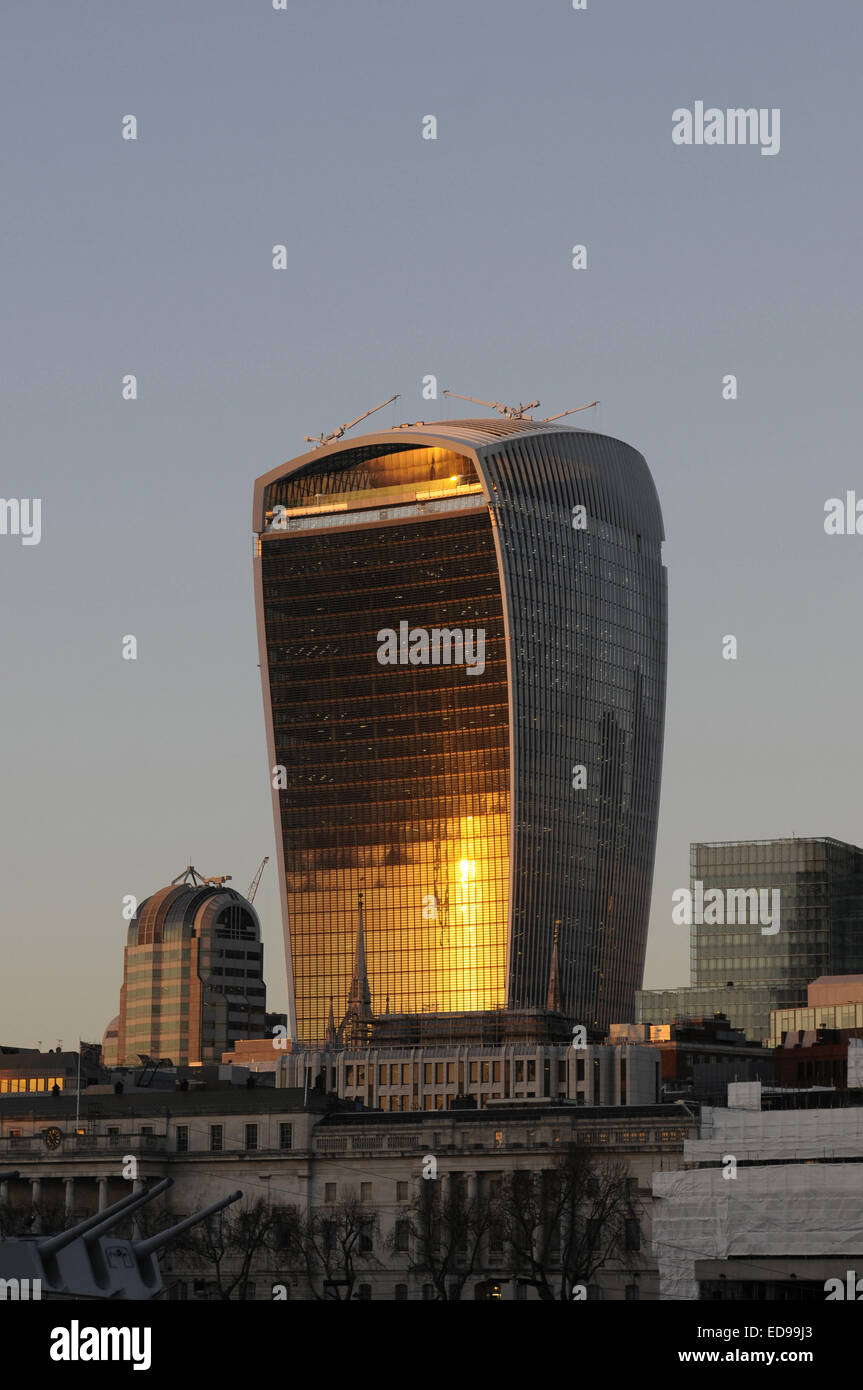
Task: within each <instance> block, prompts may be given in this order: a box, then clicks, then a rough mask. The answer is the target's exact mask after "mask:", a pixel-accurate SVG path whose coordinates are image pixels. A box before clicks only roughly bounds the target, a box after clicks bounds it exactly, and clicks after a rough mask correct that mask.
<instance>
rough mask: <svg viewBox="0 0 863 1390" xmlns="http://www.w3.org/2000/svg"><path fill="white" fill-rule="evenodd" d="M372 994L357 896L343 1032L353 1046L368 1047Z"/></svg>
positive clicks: (361, 896) (361, 913) (360, 893)
mask: <svg viewBox="0 0 863 1390" xmlns="http://www.w3.org/2000/svg"><path fill="white" fill-rule="evenodd" d="M373 1018H374V1014H373V1013H372V992H371V989H370V988H369V976H368V970H367V969H366V943H365V927H364V922H363V895H362V892H359V893H358V894H357V941H356V947H355V949H354V973H353V978H352V980H351V987H350V989H349V991H348V1007H347V1011H346V1013H345V1017H344V1022H343V1025H342V1030H344V1029H345V1028H346V1029H347V1037H346V1040H347V1041H348V1042H349V1043H351V1044H352V1045H354V1046H356V1045H366V1044H367V1043H368V1042H369V1039H370V1034H371V1028H370V1025H371V1022H372V1020H373Z"/></svg>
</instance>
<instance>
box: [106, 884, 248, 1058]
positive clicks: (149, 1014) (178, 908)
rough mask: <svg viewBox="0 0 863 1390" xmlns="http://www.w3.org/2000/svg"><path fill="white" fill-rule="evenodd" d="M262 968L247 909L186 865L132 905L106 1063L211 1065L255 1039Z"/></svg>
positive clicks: (236, 895)
mask: <svg viewBox="0 0 863 1390" xmlns="http://www.w3.org/2000/svg"><path fill="white" fill-rule="evenodd" d="M263 966H264V962H263V945H262V943H261V927H260V922H259V921H258V915H257V913H256V912H255V909H254V908H253V907H252V904H251V903H250V902H247V901H246V899H245V898H244V897H242V896H241V894H239V893H237V892H235V890H234V889H233V888H228V887H227V886H226V882H225V878H224V876H220V877H218V878H209V879H207V878H202V877H201V875H200V874H199V873H198V872H197V871H196V870H195V869H193V868H192V867H191V866H190V867H189V868H187V869H186V870H185V872H184V873H183V874H181V875H179V877H178V878H176V879H174V880H173V882H172V883H170V884H169V885H168V887H167V888H160V889H159V891H158V892H156V893H153V894H152V895H151V896H150V897H148V898H145V899H144V901H143V902H141V903H139V905H138V909H137V913H136V916H135V917H134V918H133V919H132V921H131V922H130V924H129V930H128V936H127V944H126V950H125V964H124V971H123V985H122V988H121V990H120V1012H119V1015H118V1018H117V1020H112V1022H111V1023H110V1024H109V1025H108V1028H107V1029H106V1032H105V1052H104V1054H103V1057H104V1062H105V1065H107V1066H118V1065H119V1066H125V1065H136V1064H138V1063H139V1060H140V1059H141V1058H142V1057H151V1058H155V1059H157V1060H161V1059H165V1060H168V1061H171V1062H173V1063H175V1064H191V1065H199V1064H201V1063H204V1062H218V1061H219V1060H220V1059H221V1056H222V1053H223V1052H225V1051H226V1050H227V1049H228V1048H230V1047H232V1046H233V1045H234V1043H235V1042H236V1041H237V1039H239V1038H250V1037H251V1038H261V1037H264V1035H265V1031H266V1018H265V1015H266V987H265V985H264V978H263ZM109 1045H110V1050H109ZM114 1048H116V1052H115V1051H114Z"/></svg>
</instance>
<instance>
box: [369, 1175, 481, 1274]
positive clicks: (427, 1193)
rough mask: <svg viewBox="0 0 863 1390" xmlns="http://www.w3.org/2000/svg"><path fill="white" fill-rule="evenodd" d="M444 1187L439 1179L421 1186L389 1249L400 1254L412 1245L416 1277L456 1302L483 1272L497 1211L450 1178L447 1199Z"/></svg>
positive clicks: (459, 1182) (412, 1260)
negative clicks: (480, 1267)
mask: <svg viewBox="0 0 863 1390" xmlns="http://www.w3.org/2000/svg"><path fill="white" fill-rule="evenodd" d="M441 1186H442V1185H441V1182H440V1180H438V1179H431V1178H430V1179H425V1180H423V1181H421V1182H420V1185H419V1191H418V1192H417V1195H416V1197H415V1199H414V1201H413V1203H412V1205H411V1207H410V1208H409V1209H408V1211H407V1213H406V1215H404V1216H402V1217H400V1218H399V1220H398V1221H397V1222H396V1227H395V1230H394V1231H393V1234H392V1235H391V1236H390V1237H389V1241H388V1245H389V1247H390V1249H392V1250H395V1251H398V1250H399V1249H400V1248H401V1249H404V1246H405V1245H407V1247H408V1250H409V1251H410V1252H412V1259H411V1261H410V1264H409V1266H408V1267H409V1269H410V1271H411V1273H413V1274H427V1275H428V1276H429V1278H430V1281H431V1283H432V1284H433V1285H434V1287H435V1290H436V1292H437V1297H438V1299H439V1300H443V1299H445V1300H447V1301H457V1300H459V1299H461V1296H462V1293H463V1291H464V1286H465V1284H466V1283H467V1281H468V1279H469V1278H470V1277H471V1275H472V1274H473V1273H474V1272H475V1271H476V1269H477V1267H478V1264H479V1256H480V1248H481V1245H482V1240H483V1237H484V1235H485V1234H486V1232H487V1231H488V1229H489V1226H490V1225H491V1223H492V1221H493V1219H494V1216H495V1209H494V1206H493V1204H492V1203H490V1202H488V1201H486V1200H485V1199H484V1198H481V1197H473V1198H468V1195H467V1183H466V1182H465V1181H463V1180H462V1181H456V1180H454V1179H453V1178H450V1180H449V1182H448V1183H447V1194H446V1196H444V1195H443V1193H442V1191H441Z"/></svg>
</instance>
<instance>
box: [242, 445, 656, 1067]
mask: <svg viewBox="0 0 863 1390" xmlns="http://www.w3.org/2000/svg"><path fill="white" fill-rule="evenodd" d="M254 529H255V532H256V536H257V541H256V560H255V592H256V606H257V617H258V635H259V647H260V657H261V676H262V683H263V693H264V705H265V711H266V721H267V735H268V749H269V762H270V770H271V779H272V782H273V805H274V814H275V821H276V830H277V844H278V848H279V850H280V854H279V856H278V858H279V861H280V862H279V872H280V888H281V895H282V908H283V915H284V925H285V936H286V948H287V959H288V971H289V981H288V983H289V998H290V1005H289V1008H290V1013H289V1018H290V1023H291V1031H292V1034H293V1036H295V1037H297V1038H300V1039H302V1040H304V1041H308V1042H317V1041H319V1040H320V1039H322V1038H323V1037H324V1035H325V1030H326V1028H327V1021H328V1017H329V1012H330V1006H331V1001H332V1005H333V1008H334V1011H335V1016H336V1018H338V1017H339V1015H340V1013H341V1012H342V1011H343V1009H344V1004H345V1000H346V998H347V995H348V993H349V990H350V987H351V980H352V972H353V970H354V966H355V962H356V960H357V959H358V958H359V956H358V952H357V933H358V929H359V916H360V908H359V895H360V894H362V904H363V906H362V920H363V927H362V936H363V947H364V951H363V959H364V962H365V965H366V967H367V970H368V981H369V985H370V989H371V996H372V1002H373V1008H374V1010H375V1012H376V1013H379V1014H380V1013H384V1012H386V1011H391V1012H394V1013H395V1012H397V1013H411V1012H415V1013H424V1012H436V1013H450V1012H458V1011H473V1010H477V1011H478V1010H488V1009H494V1008H501V1007H509V1008H522V1009H525V1008H543V1007H544V1006H545V1004H546V1002H547V999H548V993H549V980H550V976H551V973H552V957H553V953H555V942H556V943H557V947H556V957H557V965H556V979H555V987H556V991H557V992H558V993H559V997H560V1002H561V1004H562V1007H563V1011H564V1012H565V1013H566V1014H567V1015H568V1016H570V1017H572V1019H573V1020H574V1021H581V1022H583V1023H584V1024H586V1025H588V1026H591V1025H593V1026H600V1027H601V1026H603V1025H605V1024H607V1023H608V1022H611V1021H613V1020H614V1021H616V1020H619V1019H626V1018H629V1017H630V1016H631V1011H632V1007H633V996H634V992H635V990H636V989H637V988H639V986H640V984H641V979H642V970H643V963H644V950H645V938H646V931H647V915H648V903H649V897H650V889H651V881H652V874H653V857H654V847H655V837H656V816H657V805H658V798H659V778H660V763H661V753H662V738H663V725H664V708H665V663H666V589H665V570H664V568H663V565H662V559H661V542H662V539H663V530H662V519H661V514H660V510H659V504H658V500H657V496H656V491H655V488H654V485H653V482H652V480H651V477H650V474H649V472H648V469H647V465H646V464H645V462H644V459H643V458H642V457H641V455H640V454H638V453H637V452H636V451H635V450H634V449H632V448H630V447H629V446H628V445H626V444H623V443H621V442H620V441H618V440H615V439H610V438H607V437H605V436H602V435H597V434H593V433H591V432H589V431H583V430H574V429H570V428H567V427H565V426H561V425H554V424H543V423H540V422H533V421H531V420H529V419H513V420H494V419H491V420H458V421H442V422H440V423H437V424H421V423H420V424H416V425H410V426H402V427H398V428H395V429H392V430H386V431H382V432H380V433H376V434H370V435H366V436H362V437H360V438H356V439H351V440H345V439H341V440H337V441H334V442H332V443H329V444H325V445H324V446H323V447H321V448H318V449H315V450H313V451H311V452H309V453H306V454H304V455H302V456H301V457H299V458H297V459H294V460H293V461H292V462H290V463H287V464H284V465H282V466H281V467H279V468H276V469H274V470H272V471H271V472H270V473H267V474H266V475H264V476H263V477H262V478H259V479H258V481H257V484H256V487H255V501H254ZM558 977H559V978H558Z"/></svg>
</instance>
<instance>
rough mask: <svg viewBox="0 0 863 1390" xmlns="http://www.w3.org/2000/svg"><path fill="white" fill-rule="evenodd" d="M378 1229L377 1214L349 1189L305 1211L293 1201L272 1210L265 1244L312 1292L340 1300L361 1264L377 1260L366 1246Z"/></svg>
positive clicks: (349, 1294) (348, 1296)
mask: <svg viewBox="0 0 863 1390" xmlns="http://www.w3.org/2000/svg"><path fill="white" fill-rule="evenodd" d="M377 1230H378V1218H377V1214H376V1213H375V1212H373V1211H370V1210H369V1208H368V1207H367V1206H365V1205H364V1204H363V1203H362V1202H360V1201H359V1199H358V1198H357V1196H356V1194H355V1193H353V1192H348V1193H347V1194H346V1196H345V1197H343V1198H342V1200H341V1201H340V1202H333V1203H332V1204H331V1205H328V1206H326V1207H323V1208H319V1209H318V1210H316V1211H313V1212H312V1214H311V1215H310V1216H309V1217H305V1216H303V1215H302V1213H301V1212H300V1211H299V1210H298V1209H297V1208H296V1207H283V1208H280V1209H279V1210H278V1211H277V1213H275V1220H274V1224H273V1226H272V1228H271V1232H270V1239H269V1245H270V1249H271V1250H273V1252H274V1253H275V1254H276V1255H277V1256H278V1257H279V1258H280V1260H281V1261H282V1262H283V1263H284V1264H286V1265H287V1266H288V1268H289V1269H291V1270H295V1271H298V1272H300V1273H301V1274H302V1275H303V1276H304V1277H305V1280H306V1282H307V1284H308V1288H309V1291H310V1293H311V1294H312V1297H313V1298H316V1299H318V1300H334V1301H336V1302H340V1303H345V1302H347V1301H348V1300H349V1299H351V1298H352V1297H353V1296H354V1288H355V1286H356V1283H357V1278H358V1275H359V1273H360V1272H361V1269H362V1268H363V1267H364V1266H371V1265H378V1264H379V1263H380V1262H379V1261H378V1260H377V1259H376V1257H375V1255H374V1251H373V1249H365V1248H364V1246H365V1244H366V1242H367V1241H368V1242H372V1241H373V1239H374V1236H375V1234H376V1232H377Z"/></svg>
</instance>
